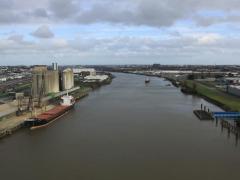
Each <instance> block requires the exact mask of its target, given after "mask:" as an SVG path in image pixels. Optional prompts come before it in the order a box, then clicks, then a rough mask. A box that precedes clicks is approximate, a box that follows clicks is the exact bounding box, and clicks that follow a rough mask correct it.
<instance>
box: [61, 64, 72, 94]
mask: <svg viewBox="0 0 240 180" xmlns="http://www.w3.org/2000/svg"><path fill="white" fill-rule="evenodd" d="M61 85H62V90H63V91H65V90H69V89H72V88H73V87H74V74H73V70H72V69H70V68H68V69H65V70H63V71H62V73H61Z"/></svg>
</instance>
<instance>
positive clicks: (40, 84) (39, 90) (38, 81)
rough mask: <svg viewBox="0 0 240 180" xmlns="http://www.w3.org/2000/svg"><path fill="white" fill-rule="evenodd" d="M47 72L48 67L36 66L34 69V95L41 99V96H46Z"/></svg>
mask: <svg viewBox="0 0 240 180" xmlns="http://www.w3.org/2000/svg"><path fill="white" fill-rule="evenodd" d="M46 72H47V67H46V66H35V67H34V68H33V69H32V95H33V97H34V98H35V97H39V95H40V94H42V95H44V94H45V84H44V78H45V73H46Z"/></svg>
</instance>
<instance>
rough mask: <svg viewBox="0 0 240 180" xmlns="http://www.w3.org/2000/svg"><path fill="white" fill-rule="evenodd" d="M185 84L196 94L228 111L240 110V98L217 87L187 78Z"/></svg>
mask: <svg viewBox="0 0 240 180" xmlns="http://www.w3.org/2000/svg"><path fill="white" fill-rule="evenodd" d="M184 85H185V86H186V88H188V89H190V90H191V91H192V92H195V94H197V95H200V96H202V97H203V98H205V99H207V100H209V101H211V102H212V103H214V104H216V105H218V106H220V107H221V108H223V109H224V110H227V111H240V98H239V97H236V96H232V95H230V94H227V93H224V92H222V91H220V90H218V89H216V88H215V87H209V86H206V85H204V84H201V83H198V82H196V81H192V80H187V81H185V83H184Z"/></svg>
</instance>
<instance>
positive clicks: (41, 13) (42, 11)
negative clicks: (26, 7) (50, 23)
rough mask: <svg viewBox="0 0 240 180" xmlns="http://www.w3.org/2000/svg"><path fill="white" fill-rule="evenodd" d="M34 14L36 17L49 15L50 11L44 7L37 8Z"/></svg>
mask: <svg viewBox="0 0 240 180" xmlns="http://www.w3.org/2000/svg"><path fill="white" fill-rule="evenodd" d="M33 15H34V16H36V17H48V13H47V11H46V10H45V9H43V8H37V9H35V10H34V11H33Z"/></svg>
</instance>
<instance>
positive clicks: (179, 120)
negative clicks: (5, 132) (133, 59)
mask: <svg viewBox="0 0 240 180" xmlns="http://www.w3.org/2000/svg"><path fill="white" fill-rule="evenodd" d="M116 76H117V78H116V79H114V81H113V83H112V84H111V85H109V86H105V87H103V88H101V89H99V90H97V91H94V92H92V93H91V94H90V95H89V96H88V97H86V98H85V99H83V100H81V101H80V102H79V103H78V104H77V105H76V108H75V109H74V110H73V111H71V112H70V113H68V114H67V115H66V116H64V117H62V118H61V119H59V120H58V121H56V123H53V124H52V125H51V126H50V127H48V128H46V129H41V130H37V131H29V130H23V131H19V132H18V133H16V134H14V135H13V136H11V137H9V138H6V139H3V140H2V141H0V159H1V164H0V166H1V167H0V174H1V178H2V179H35V180H38V179H39V180H42V179H44V180H48V179H49V180H50V179H51V180H52V179H58V180H61V179H63V180H65V179H83V180H123V179H124V180H135V179H136V180H141V179H143V180H146V179H178V180H179V179H183V180H186V179H191V180H192V179H195V180H198V179H199V180H202V179H218V180H221V179H224V180H225V179H228V180H229V179H239V177H240V175H239V172H238V171H239V167H240V148H239V146H235V138H234V136H232V135H231V134H230V138H229V139H228V138H227V136H228V133H227V132H226V131H225V129H221V126H220V123H218V125H217V126H216V122H215V121H205V122H202V121H199V120H198V119H197V118H196V117H195V116H194V114H193V113H192V111H193V109H196V108H199V107H200V105H201V104H205V105H206V106H207V107H209V108H210V109H211V110H213V111H214V110H216V111H218V110H219V109H218V108H217V107H215V106H214V105H211V104H209V103H207V102H205V101H204V100H202V99H200V98H197V97H192V96H186V95H183V94H182V93H181V92H180V90H179V89H177V88H175V87H172V86H167V84H168V82H167V81H163V80H162V79H160V78H154V77H152V78H151V82H150V83H149V84H148V85H145V82H144V81H145V77H144V76H138V75H128V74H116Z"/></svg>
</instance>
